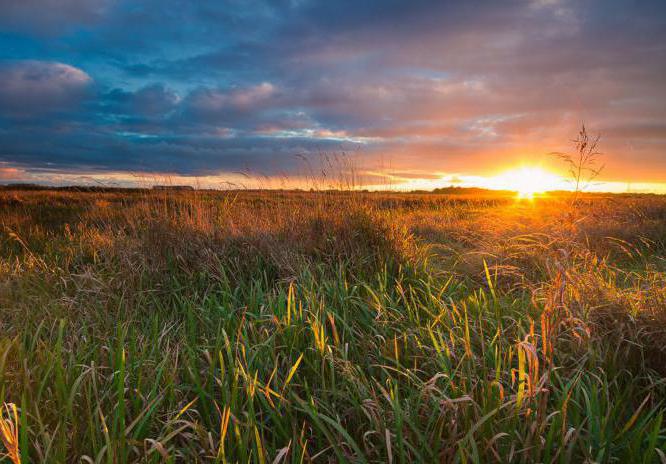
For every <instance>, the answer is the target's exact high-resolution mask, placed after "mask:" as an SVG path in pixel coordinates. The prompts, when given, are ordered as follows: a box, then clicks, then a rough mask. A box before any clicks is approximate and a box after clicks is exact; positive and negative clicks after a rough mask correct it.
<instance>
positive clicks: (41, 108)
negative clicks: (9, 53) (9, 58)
mask: <svg viewBox="0 0 666 464" xmlns="http://www.w3.org/2000/svg"><path fill="white" fill-rule="evenodd" d="M91 82H92V79H91V78H90V76H89V75H88V74H86V73H85V72H84V71H82V70H80V69H78V68H75V67H74V66H70V65H67V64H64V63H57V62H45V61H19V62H9V63H5V64H1V65H0V106H1V108H0V115H4V116H27V115H35V114H44V113H48V112H51V111H54V110H62V109H68V108H70V107H72V106H73V105H74V104H76V103H78V102H79V101H80V100H81V98H82V97H83V96H84V95H85V92H86V90H87V88H88V86H89V85H90V84H91Z"/></svg>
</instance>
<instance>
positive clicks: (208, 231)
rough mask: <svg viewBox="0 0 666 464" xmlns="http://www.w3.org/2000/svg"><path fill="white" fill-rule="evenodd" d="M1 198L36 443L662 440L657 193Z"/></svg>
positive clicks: (10, 332) (13, 395)
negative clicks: (527, 198)
mask: <svg viewBox="0 0 666 464" xmlns="http://www.w3.org/2000/svg"><path fill="white" fill-rule="evenodd" d="M3 195H4V196H3V197H0V213H1V215H0V217H1V218H2V219H1V220H2V231H3V232H2V233H3V235H2V239H1V240H0V309H1V310H2V312H1V314H2V316H1V319H0V322H1V323H2V327H3V336H2V338H0V385H1V389H0V391H1V392H2V397H1V398H0V399H2V400H3V401H5V402H7V403H10V402H11V403H14V404H16V405H17V410H16V413H13V412H12V413H11V414H10V415H9V416H7V415H5V419H7V418H9V420H10V422H7V424H8V427H9V428H7V436H9V437H11V440H12V443H13V442H17V443H18V449H19V450H20V457H21V458H22V459H23V462H102V463H114V462H154V463H157V462H220V463H222V462H229V463H231V462H266V463H270V462H276V463H285V462H292V463H295V462H394V463H398V462H405V463H406V462H544V463H546V462H547V463H551V462H559V463H565V462H585V461H587V462H600V463H601V462H608V463H610V462H618V461H619V462H660V460H663V457H664V447H665V446H666V426H665V425H664V422H663V413H664V409H665V405H664V403H663V398H664V394H665V393H666V391H665V390H666V388H665V379H666V377H664V375H666V371H665V370H664V365H663V359H664V355H665V354H666V353H664V349H663V347H664V345H665V343H664V342H665V341H666V314H665V312H664V308H666V275H665V271H666V261H665V252H666V243H665V242H664V237H666V220H665V219H664V218H665V217H666V216H665V213H666V200H664V199H663V198H658V197H613V198H603V197H586V198H585V200H584V201H582V202H581V203H580V204H579V207H578V209H576V210H570V209H568V205H569V202H568V201H566V200H563V199H558V198H544V199H542V200H541V201H538V202H535V203H534V204H533V205H531V206H530V207H529V208H528V207H525V208H521V207H515V202H514V200H513V199H512V198H508V197H506V196H498V197H496V198H495V197H491V196H486V197H480V198H469V197H456V196H445V195H407V194H404V195H402V194H400V195H385V194H361V193H358V194H353V195H350V194H334V193H326V194H324V193H270V194H269V193H251V192H246V193H240V194H238V193H228V194H223V193H205V192H204V193H182V194H167V193H164V194H146V193H139V194H72V193H39V192H37V193H5V194H3ZM12 411H13V409H12ZM9 424H11V426H13V427H15V428H14V429H12V428H11V426H9ZM11 446H12V445H11V444H10V447H11ZM8 451H9V452H11V450H8Z"/></svg>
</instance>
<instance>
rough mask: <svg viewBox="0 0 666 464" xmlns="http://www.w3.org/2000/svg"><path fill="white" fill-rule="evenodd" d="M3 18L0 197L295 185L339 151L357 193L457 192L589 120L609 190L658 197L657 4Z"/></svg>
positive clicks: (102, 11) (215, 7)
mask: <svg viewBox="0 0 666 464" xmlns="http://www.w3.org/2000/svg"><path fill="white" fill-rule="evenodd" d="M0 10H1V11H2V15H0V183H2V182H3V180H4V181H43V182H55V183H58V182H72V180H76V176H91V175H93V176H95V178H96V179H109V181H110V182H111V181H114V182H115V181H117V182H131V178H133V176H136V175H137V174H138V175H172V176H176V177H178V176H186V177H188V178H189V177H192V176H195V177H196V176H202V177H206V176H215V177H216V178H219V179H224V178H225V176H226V177H229V178H232V177H233V173H234V172H237V171H248V172H253V173H260V174H264V175H266V176H269V177H271V176H283V177H289V176H298V175H299V173H302V170H303V167H302V164H303V158H304V157H305V158H306V159H308V160H309V161H308V162H312V163H315V164H316V163H319V162H320V161H321V156H322V153H329V154H335V153H341V152H348V153H353V154H354V156H355V158H356V159H358V160H359V163H360V165H361V166H363V168H362V169H363V173H364V175H365V176H366V178H367V179H368V182H373V180H372V178H373V176H375V177H377V178H379V177H381V176H382V175H384V173H385V172H386V171H387V166H390V169H391V173H392V174H391V175H392V177H393V178H395V180H396V181H397V182H400V181H408V180H412V179H433V180H437V179H449V181H450V180H451V178H452V177H451V176H454V175H469V176H483V175H491V174H492V173H494V172H496V171H498V170H501V169H503V168H505V167H507V166H512V165H516V164H521V163H522V164H524V163H546V164H548V163H551V161H550V160H548V159H547V156H546V155H544V154H545V153H547V152H549V151H555V150H562V149H566V148H567V146H568V143H569V141H570V139H571V138H572V137H573V136H575V133H576V130H577V127H578V126H579V125H580V123H581V121H585V122H586V123H587V124H588V126H589V127H590V128H591V129H592V130H593V131H594V132H595V133H596V132H598V133H600V134H601V136H602V151H604V153H605V162H606V165H607V167H606V170H605V172H604V176H605V178H606V179H607V180H614V181H621V182H629V181H631V182H661V181H666V151H665V149H666V84H665V83H664V82H666V80H665V77H664V76H666V2H663V1H656V0H655V1H616V0H609V1H602V0H596V1H595V0H590V1H565V0H540V1H538V0H537V1H535V0H525V1H492V2H490V1H466V2H457V1H455V2H454V1H451V2H446V1H425V0H416V1H396V0H376V1H363V2H358V1H344V0H343V1H328V2H323V1H313V0H292V1H286V0H285V1H281V0H266V1H259V0H247V1H240V0H237V1H208V0H199V1H177V0H160V1H156V0H155V1H153V0H149V1H140V0H134V1H123V0H22V1H20V2H18V1H16V0H0ZM447 176H448V177H447ZM82 178H83V177H82ZM123 179H124V180H123ZM128 179H130V180H128Z"/></svg>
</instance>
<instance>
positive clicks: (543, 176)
mask: <svg viewBox="0 0 666 464" xmlns="http://www.w3.org/2000/svg"><path fill="white" fill-rule="evenodd" d="M491 182H492V184H493V185H494V186H495V188H500V189H503V190H512V191H515V192H517V193H518V197H519V198H525V199H532V198H534V196H535V195H536V194H540V193H544V192H547V191H549V190H557V189H560V188H562V186H563V184H564V180H563V179H562V178H561V177H559V176H557V175H555V174H553V173H550V172H548V171H546V170H544V169H541V168H538V167H527V166H525V167H521V168H518V169H512V170H510V171H506V172H503V173H501V174H499V175H497V176H495V177H493V178H492V179H491Z"/></svg>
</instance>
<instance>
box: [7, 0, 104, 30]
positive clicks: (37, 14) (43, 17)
mask: <svg viewBox="0 0 666 464" xmlns="http://www.w3.org/2000/svg"><path fill="white" fill-rule="evenodd" d="M113 2H114V0H20V1H16V0H0V10H1V11H2V15H0V25H1V26H2V27H3V28H5V29H8V30H14V31H29V32H31V33H34V34H37V35H44V34H46V35H52V34H55V33H61V32H62V30H63V28H68V27H71V26H74V25H81V24H90V23H93V22H95V21H97V20H99V19H100V18H101V17H102V16H103V15H104V13H105V12H106V11H107V10H108V8H109V7H110V6H111V5H112V4H113Z"/></svg>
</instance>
